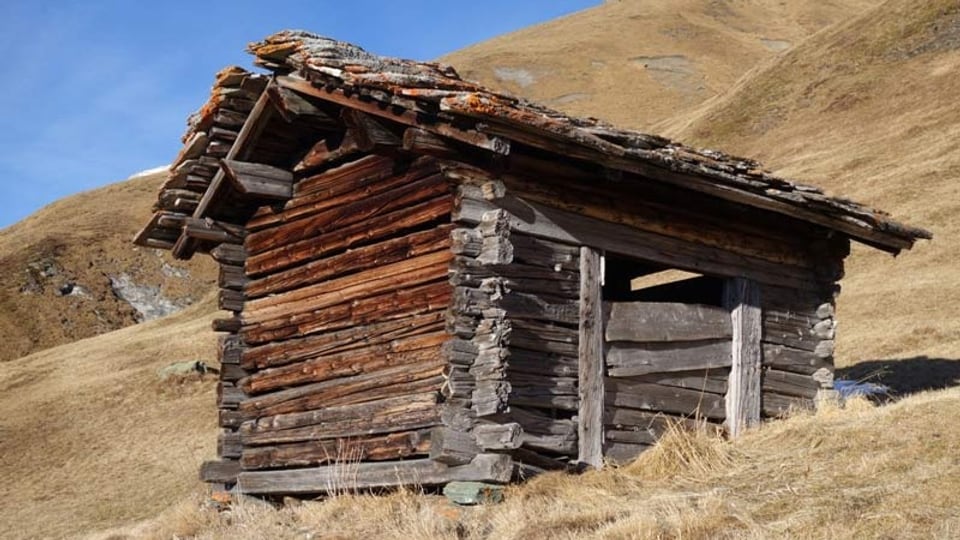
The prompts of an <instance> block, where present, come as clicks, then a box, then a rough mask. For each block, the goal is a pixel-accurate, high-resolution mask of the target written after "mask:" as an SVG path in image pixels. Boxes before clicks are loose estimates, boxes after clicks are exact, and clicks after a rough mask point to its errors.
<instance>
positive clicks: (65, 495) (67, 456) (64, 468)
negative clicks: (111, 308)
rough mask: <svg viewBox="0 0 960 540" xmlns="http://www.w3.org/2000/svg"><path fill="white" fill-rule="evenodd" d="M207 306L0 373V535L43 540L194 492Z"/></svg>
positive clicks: (210, 430)
mask: <svg viewBox="0 0 960 540" xmlns="http://www.w3.org/2000/svg"><path fill="white" fill-rule="evenodd" d="M212 304H213V301H212V298H207V300H206V301H204V302H202V303H200V304H199V305H196V306H194V307H191V308H188V310H187V311H185V312H184V313H182V314H178V315H175V316H173V317H169V318H165V319H161V320H158V321H153V322H149V323H144V324H140V325H136V326H133V327H130V328H126V329H123V330H118V331H115V332H111V333H109V334H106V335H103V336H98V337H94V338H89V339H85V340H81V341H78V342H76V343H71V344H69V345H63V346H60V347H56V348H53V349H49V350H46V351H43V352H39V353H36V354H33V355H30V356H27V357H24V358H20V359H18V360H13V361H9V362H5V363H2V364H0V411H3V416H2V419H0V456H3V459H2V460H0V478H3V482H2V483H0V531H6V532H2V533H0V536H6V537H10V536H13V537H51V536H58V537H59V536H67V535H72V534H76V533H77V532H78V531H84V530H94V529H99V528H104V527H107V526H109V525H113V524H116V523H123V522H126V521H129V520H133V519H142V518H144V517H146V516H150V515H153V514H155V513H156V511H157V508H158V507H163V506H166V505H169V504H173V503H175V502H176V501H178V500H180V499H182V498H183V497H184V496H185V495H186V494H187V493H189V492H190V491H191V490H194V489H196V487H197V485H198V481H197V480H196V475H197V470H198V468H199V466H200V462H201V461H202V460H203V459H209V458H210V457H211V456H213V455H215V448H214V446H215V443H216V406H215V400H214V396H213V387H214V377H213V376H207V378H206V380H200V378H199V377H185V378H180V379H176V380H168V381H160V380H159V377H158V375H157V370H158V369H159V368H161V367H164V366H166V365H169V364H170V363H173V362H176V361H185V360H203V361H206V362H208V363H215V361H216V354H215V343H216V342H215V340H214V339H213V335H212V333H211V332H210V326H209V324H210V319H211V314H212V313H213V312H214V309H213V306H212Z"/></svg>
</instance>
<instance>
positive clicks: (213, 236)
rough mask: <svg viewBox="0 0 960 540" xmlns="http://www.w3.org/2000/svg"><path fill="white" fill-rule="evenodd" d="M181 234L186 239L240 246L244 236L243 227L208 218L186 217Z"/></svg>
mask: <svg viewBox="0 0 960 540" xmlns="http://www.w3.org/2000/svg"><path fill="white" fill-rule="evenodd" d="M183 234H184V235H185V236H187V237H188V238H195V239H197V240H207V241H210V242H217V243H222V244H241V243H243V237H244V236H245V235H246V232H245V231H244V229H243V227H241V226H238V225H234V224H232V223H225V222H223V221H216V220H214V219H210V218H203V219H198V218H195V217H188V218H187V219H186V221H185V222H184V226H183Z"/></svg>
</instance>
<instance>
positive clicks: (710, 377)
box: [611, 344, 730, 395]
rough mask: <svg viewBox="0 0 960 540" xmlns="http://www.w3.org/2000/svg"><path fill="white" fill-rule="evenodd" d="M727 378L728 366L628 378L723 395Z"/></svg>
mask: <svg viewBox="0 0 960 540" xmlns="http://www.w3.org/2000/svg"><path fill="white" fill-rule="evenodd" d="M727 347H728V348H729V344H727ZM611 376H612V375H611ZM729 378H730V370H729V369H728V368H720V369H709V370H697V371H675V372H670V373H650V374H647V375H640V376H638V377H631V378H630V379H631V380H633V381H636V382H644V383H651V384H660V385H663V386H676V387H678V388H689V389H691V390H697V391H699V392H709V393H711V394H720V395H725V394H726V393H727V387H728V379H729Z"/></svg>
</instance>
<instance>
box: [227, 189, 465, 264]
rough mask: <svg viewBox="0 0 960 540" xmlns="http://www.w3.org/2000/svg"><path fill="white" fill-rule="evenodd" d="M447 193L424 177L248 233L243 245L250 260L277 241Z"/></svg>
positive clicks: (291, 240)
mask: <svg viewBox="0 0 960 540" xmlns="http://www.w3.org/2000/svg"><path fill="white" fill-rule="evenodd" d="M449 192H450V187H449V185H448V184H447V183H446V181H445V180H444V179H443V178H442V177H441V176H440V175H433V176H427V177H425V178H421V179H419V180H416V181H414V182H411V183H408V184H405V185H403V186H401V187H398V188H396V189H393V190H390V191H386V192H384V193H380V194H377V195H372V196H367V197H364V198H362V199H361V200H359V201H356V202H353V203H350V204H343V205H340V206H335V207H332V208H329V209H327V210H324V211H322V212H319V213H315V214H310V215H308V216H305V217H303V218H300V219H297V220H295V221H289V222H285V223H283V224H279V225H277V226H275V227H271V228H268V229H264V230H260V231H257V232H254V233H251V234H250V235H248V237H247V240H246V242H245V243H244V246H245V247H246V248H247V250H248V251H249V253H250V254H251V260H253V259H255V258H256V257H258V256H260V255H261V254H263V253H264V252H268V251H269V250H272V249H275V248H276V246H277V244H278V241H282V242H283V243H284V244H295V243H297V242H299V241H303V240H305V239H310V238H314V237H316V236H319V235H323V234H325V233H329V232H331V231H333V230H337V229H343V228H346V227H348V226H349V225H352V224H355V223H357V222H362V221H364V220H367V219H370V218H373V217H375V216H379V215H383V214H387V213H390V212H392V211H394V210H398V209H402V208H405V207H408V206H412V205H414V204H417V203H420V202H423V201H427V200H430V199H433V198H435V197H438V196H440V195H444V194H448V193H449Z"/></svg>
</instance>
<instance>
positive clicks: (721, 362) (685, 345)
mask: <svg viewBox="0 0 960 540" xmlns="http://www.w3.org/2000/svg"><path fill="white" fill-rule="evenodd" d="M646 332H647V333H650V334H652V333H656V332H657V331H656V330H649V331H646ZM606 361H607V366H608V368H609V369H608V373H609V375H610V376H611V377H632V376H635V375H645V374H648V373H665V372H673V371H689V370H695V369H711V370H712V369H719V368H725V367H730V365H731V359H730V341H729V340H704V341H676V342H649V343H627V342H615V343H610V344H609V346H608V349H607V360H606Z"/></svg>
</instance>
